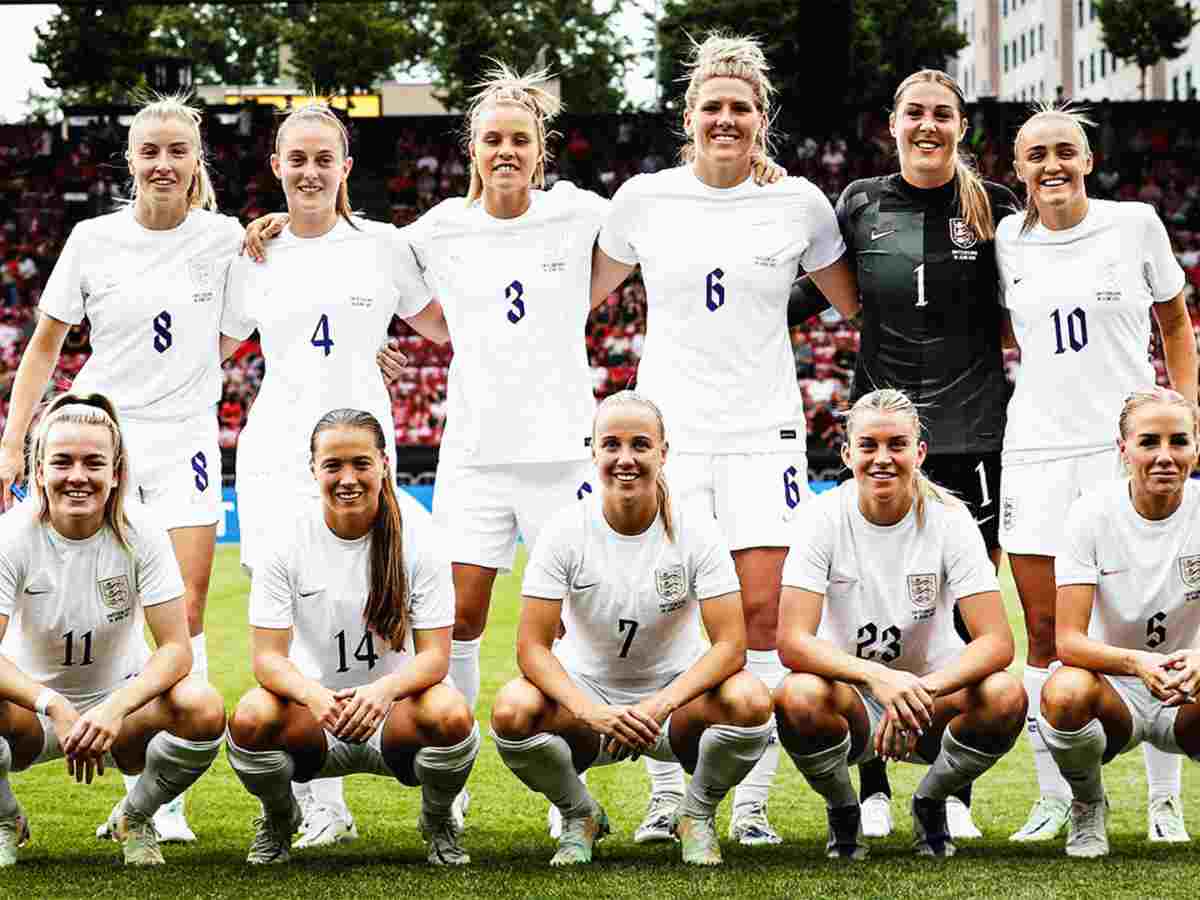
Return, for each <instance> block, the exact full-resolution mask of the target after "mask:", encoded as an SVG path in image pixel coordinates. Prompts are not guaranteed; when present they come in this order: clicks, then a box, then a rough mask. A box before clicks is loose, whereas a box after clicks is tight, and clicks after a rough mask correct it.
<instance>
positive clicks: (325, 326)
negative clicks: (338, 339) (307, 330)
mask: <svg viewBox="0 0 1200 900" xmlns="http://www.w3.org/2000/svg"><path fill="white" fill-rule="evenodd" d="M310 343H311V344H312V345H313V346H314V347H319V348H320V349H322V350H324V351H325V355H326V356H328V355H329V354H330V353H332V352H333V338H332V337H330V335H329V316H328V314H326V313H321V318H319V319H317V327H316V328H314V329H313V335H312V340H311V341H310Z"/></svg>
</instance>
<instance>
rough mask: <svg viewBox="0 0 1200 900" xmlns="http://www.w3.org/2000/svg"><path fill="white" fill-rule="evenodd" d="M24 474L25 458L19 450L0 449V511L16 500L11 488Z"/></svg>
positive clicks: (3, 510) (10, 505)
mask: <svg viewBox="0 0 1200 900" xmlns="http://www.w3.org/2000/svg"><path fill="white" fill-rule="evenodd" d="M24 474H25V458H24V455H23V454H22V453H21V451H20V450H8V449H0V512H6V511H7V510H9V509H10V508H11V507H12V506H13V505H14V504H15V503H16V502H17V498H16V497H15V496H14V495H13V492H12V489H13V486H14V485H16V483H17V482H18V481H20V480H21V478H22V476H24Z"/></svg>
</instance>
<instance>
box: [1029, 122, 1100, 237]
mask: <svg viewBox="0 0 1200 900" xmlns="http://www.w3.org/2000/svg"><path fill="white" fill-rule="evenodd" d="M1050 118H1054V119H1065V120H1066V121H1068V122H1070V123H1071V124H1072V125H1074V126H1075V128H1076V130H1077V131H1078V132H1079V142H1080V144H1082V145H1083V152H1084V153H1085V154H1086V155H1088V156H1091V155H1092V145H1091V143H1090V142H1089V141H1088V136H1087V132H1086V131H1084V126H1085V125H1087V126H1090V127H1092V128H1094V127H1095V126H1096V123H1095V122H1094V121H1092V120H1091V119H1090V118H1088V115H1087V108H1086V107H1083V106H1079V105H1077V104H1075V103H1074V101H1071V100H1066V101H1064V102H1062V103H1055V102H1052V101H1039V102H1037V103H1034V104H1033V115H1031V116H1030V117H1029V118H1028V119H1026V120H1025V121H1024V122H1023V123H1022V124H1021V127H1020V128H1018V129H1017V136H1016V137H1015V138H1013V158H1014V159H1020V155H1019V153H1018V151H1017V145H1018V144H1019V143H1021V134H1022V133H1023V132H1024V131H1025V129H1026V128H1028V127H1029V124H1030V123H1031V122H1037V121H1045V120H1046V119H1050ZM1037 223H1038V211H1037V204H1035V203H1033V202H1032V201H1031V200H1030V198H1029V188H1028V187H1026V189H1025V218H1024V219H1023V220H1022V221H1021V234H1025V233H1026V232H1028V231H1029V230H1030V229H1031V228H1033V226H1034V225H1036V224H1037Z"/></svg>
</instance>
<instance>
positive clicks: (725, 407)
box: [592, 35, 858, 843]
mask: <svg viewBox="0 0 1200 900" xmlns="http://www.w3.org/2000/svg"><path fill="white" fill-rule="evenodd" d="M773 91H774V88H773V87H772V85H771V81H770V78H769V75H768V66H767V61H766V57H765V56H764V55H763V52H762V49H761V47H759V45H758V44H757V43H755V42H754V41H753V40H750V39H748V38H731V37H723V36H721V35H712V36H710V37H709V38H708V39H707V40H705V41H704V43H703V44H702V45H699V46H697V47H696V48H695V50H694V53H693V57H692V61H691V65H690V81H689V83H688V88H687V92H686V95H685V113H684V120H683V125H684V130H685V132H686V134H687V137H688V141H687V144H686V145H685V146H684V148H683V150H682V152H681V154H680V155H681V158H682V161H683V165H681V166H678V167H676V168H673V169H667V170H664V171H662V172H657V173H654V174H651V175H637V176H635V177H634V178H632V179H630V180H629V181H627V182H626V183H625V184H623V185H622V186H621V187H620V189H619V190H618V191H617V193H616V195H615V196H614V197H613V210H612V214H611V215H610V217H609V219H608V221H607V222H606V223H605V226H604V229H603V230H602V231H601V233H600V238H599V240H598V242H597V248H596V254H595V258H594V261H593V266H592V297H593V298H594V299H595V298H601V297H603V296H605V295H607V294H608V292H609V291H610V290H612V289H613V288H614V287H616V286H617V285H618V284H619V283H620V282H621V281H622V280H623V279H624V278H625V277H626V276H628V275H629V273H630V272H632V271H633V269H634V267H635V266H636V265H639V264H640V265H641V267H642V276H643V278H644V279H645V282H646V294H647V300H648V304H649V309H650V314H649V319H648V326H647V331H646V342H645V349H644V351H643V354H642V360H641V363H640V365H639V367H638V391H639V392H640V393H642V394H643V395H645V396H647V397H650V398H651V399H653V401H654V402H655V403H656V404H657V405H658V406H659V407H660V408H661V409H662V412H663V417H664V418H665V420H666V426H667V432H668V433H669V434H670V435H671V450H672V455H671V462H670V464H669V465H667V467H666V469H665V472H666V476H667V480H668V482H669V483H670V486H671V492H672V495H673V496H674V497H676V498H678V502H679V503H681V504H695V505H696V506H697V507H699V508H700V509H702V510H703V511H704V514H706V515H710V516H714V517H715V518H716V519H717V522H718V523H719V525H720V526H721V529H722V531H723V532H724V535H725V538H726V540H727V542H728V544H729V546H730V549H731V550H732V551H733V558H734V565H735V568H736V570H737V574H738V580H739V582H740V583H741V593H742V605H743V609H744V612H745V617H746V634H747V644H748V647H749V649H748V651H747V654H746V656H747V668H748V669H749V670H750V671H751V672H753V673H754V674H755V675H757V676H758V677H759V678H761V679H762V680H763V681H764V682H765V683H766V684H767V686H768V687H770V688H774V687H775V686H776V685H777V684H778V683H779V681H780V680H781V679H782V677H783V675H784V674H785V670H784V668H783V666H782V665H781V664H780V662H779V654H778V652H777V651H776V634H775V632H776V623H777V621H778V618H779V594H780V578H781V576H782V572H783V561H784V558H785V557H786V556H787V549H788V545H789V544H790V542H791V527H792V520H793V519H794V517H795V516H796V515H797V514H799V507H800V506H801V505H802V504H803V503H804V502H805V501H806V500H807V499H808V498H809V496H810V491H809V487H808V463H807V457H806V453H805V449H806V448H805V435H806V427H805V417H804V400H803V397H802V396H801V394H800V388H799V386H798V385H797V383H796V371H795V363H794V361H793V359H792V352H791V347H790V344H789V341H788V334H787V325H786V320H787V305H788V296H789V291H790V287H791V284H792V281H793V280H794V279H795V277H796V274H797V271H798V269H799V268H800V267H801V266H803V268H804V269H805V270H806V271H808V272H809V274H810V275H811V276H812V279H813V281H814V282H815V283H816V284H817V285H818V287H820V289H821V290H822V292H824V293H825V295H826V296H828V297H830V299H831V300H832V301H833V302H834V304H835V305H836V306H837V307H838V309H839V310H840V311H842V312H843V314H844V315H846V316H851V315H853V314H854V313H855V312H856V311H857V308H858V301H857V297H856V292H855V288H854V276H853V273H852V272H851V270H850V267H849V265H848V264H847V261H846V259H845V258H844V257H845V246H844V244H843V242H842V238H841V235H840V234H839V233H838V227H837V221H836V219H835V218H834V214H833V209H832V208H831V206H830V203H829V201H828V200H827V199H826V198H825V196H824V195H823V194H822V193H821V191H820V190H819V189H818V188H817V187H816V186H815V185H813V184H811V183H810V182H808V181H807V180H805V179H803V178H785V179H782V180H781V181H779V182H777V183H775V184H770V185H764V186H759V185H757V184H755V182H754V180H753V179H752V178H751V172H752V170H753V166H754V162H755V160H756V159H760V158H766V157H767V155H768V147H769V140H768V133H769V126H770V115H771V95H772V93H773ZM778 763H779V748H778V746H777V744H775V743H774V742H772V744H771V746H770V747H769V748H768V750H767V752H766V753H765V754H764V755H763V757H762V759H761V760H760V761H759V763H758V764H757V765H756V766H755V768H754V770H753V771H752V772H751V773H750V775H748V776H747V778H746V780H745V781H744V782H743V783H742V784H741V785H739V786H738V789H737V791H736V792H735V794H734V801H733V805H734V810H733V817H732V819H731V822H730V836H731V837H733V838H735V839H737V840H739V841H741V842H742V843H779V841H780V838H779V836H778V834H776V833H775V831H774V830H773V829H772V828H771V826H770V823H769V822H768V820H767V817H766V801H767V792H768V789H769V787H770V784H771V781H772V779H773V778H774V774H775V770H776V768H777V767H778ZM650 769H651V773H652V775H653V778H654V786H653V794H652V797H651V803H650V811H649V812H648V814H647V820H646V822H645V823H643V825H644V827H647V826H654V825H655V823H656V822H657V823H660V824H661V826H662V827H661V828H658V829H655V830H656V833H657V834H659V835H662V836H669V834H670V832H669V831H668V830H667V829H666V825H667V822H668V821H669V815H670V812H671V811H672V809H671V808H672V807H673V806H674V805H675V803H676V802H677V800H678V798H679V797H680V796H681V795H682V787H683V776H682V772H681V771H680V770H679V768H678V767H677V766H670V765H669V764H667V765H665V766H664V765H656V766H651V767H650ZM665 797H670V798H671V799H670V800H665V799H664V798H665ZM644 834H645V832H644V831H643V829H639V836H643V835H644ZM643 839H644V837H643Z"/></svg>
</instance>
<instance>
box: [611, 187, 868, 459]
mask: <svg viewBox="0 0 1200 900" xmlns="http://www.w3.org/2000/svg"><path fill="white" fill-rule="evenodd" d="M600 248H601V249H602V250H603V251H604V252H605V253H607V254H608V255H609V256H610V257H612V258H613V259H615V260H618V261H619V262H623V263H626V264H628V265H633V264H634V263H641V266H642V277H643V278H644V279H645V281H646V294H647V296H648V298H649V300H648V303H649V313H648V316H647V327H646V342H645V346H644V349H643V351H642V361H641V364H640V366H639V367H638V390H639V391H640V392H641V393H643V394H645V395H646V396H647V397H649V398H650V399H652V400H653V401H654V402H655V403H656V404H658V406H659V407H660V408H661V409H662V412H663V417H664V418H665V420H666V425H667V436H668V438H669V439H670V441H671V446H672V448H674V449H675V450H676V451H683V452H688V453H763V452H771V451H780V450H789V449H792V448H794V447H796V446H799V447H800V448H801V449H803V447H804V441H805V422H804V400H803V398H802V396H801V394H800V388H799V385H798V384H797V382H796V363H795V360H794V359H793V358H792V346H791V342H790V340H789V339H788V327H787V305H788V297H789V295H790V293H791V288H792V282H793V281H794V280H795V278H796V275H797V272H798V271H799V269H800V267H803V268H804V269H805V270H806V271H815V270H819V269H824V268H825V267H827V266H829V265H832V264H833V263H835V262H837V260H838V259H839V258H841V256H842V255H843V254H845V252H846V245H845V243H843V241H842V235H841V232H840V231H839V230H838V224H837V219H836V218H835V216H834V213H833V207H832V206H831V205H830V203H829V200H828V199H827V198H826V197H825V195H824V194H823V193H821V191H820V190H819V189H818V188H817V187H816V186H815V185H813V184H812V183H810V182H809V181H807V180H806V179H804V178H784V179H782V180H781V181H779V182H777V183H776V184H773V185H765V186H761V187H760V186H758V185H756V184H755V183H754V181H753V179H747V180H746V181H744V182H742V183H741V184H739V185H738V186H736V187H732V188H727V189H717V188H711V187H708V186H707V185H706V184H704V182H702V181H701V180H700V179H699V178H697V177H696V175H695V174H694V173H693V172H692V169H691V167H690V166H681V167H679V168H675V169H668V170H665V171H662V172H658V173H655V174H653V175H638V176H635V177H634V178H631V179H630V180H629V181H627V182H625V183H624V184H623V185H621V187H620V188H619V189H618V190H617V193H616V196H615V197H613V209H612V214H611V215H610V216H609V218H608V221H607V222H606V223H605V225H604V228H603V230H602V231H601V232H600Z"/></svg>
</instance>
